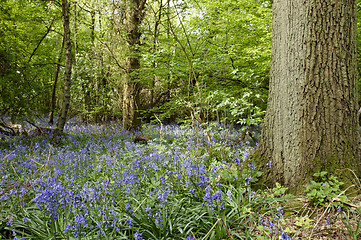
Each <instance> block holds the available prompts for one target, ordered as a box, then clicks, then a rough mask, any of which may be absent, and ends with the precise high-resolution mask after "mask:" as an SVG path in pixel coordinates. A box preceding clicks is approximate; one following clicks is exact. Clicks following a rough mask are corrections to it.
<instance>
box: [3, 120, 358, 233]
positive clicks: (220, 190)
mask: <svg viewBox="0 0 361 240" xmlns="http://www.w3.org/2000/svg"><path fill="white" fill-rule="evenodd" d="M44 121H45V120H44ZM38 124H42V123H41V122H39V123H38ZM120 126H121V125H120V124H119V123H115V122H113V123H108V124H102V125H100V124H88V125H84V124H81V123H80V122H79V121H78V120H76V119H72V120H71V121H69V123H68V124H67V125H66V128H65V132H66V135H65V136H64V138H62V139H61V141H59V142H57V143H56V144H53V143H52V139H51V136H48V135H40V136H36V137H22V136H19V137H11V138H10V137H3V138H2V141H1V145H0V173H1V174H0V176H2V177H1V179H0V239H138V240H139V239H183V240H184V239H187V240H190V239H199V240H200V239H217V240H218V239H360V237H361V220H360V219H361V218H360V212H361V208H360V198H357V197H354V196H357V193H358V191H359V190H360V185H359V181H358V179H357V177H356V176H355V179H356V180H357V181H356V182H357V183H358V185H357V184H356V185H353V186H343V183H342V182H340V181H339V180H338V179H337V178H336V177H335V176H328V174H327V173H326V172H321V173H316V174H315V176H314V181H312V182H311V183H310V185H309V186H308V187H307V188H306V190H305V192H304V193H302V194H300V195H299V196H294V195H291V194H287V188H285V187H283V186H281V185H280V184H277V185H276V186H273V187H271V186H259V185H257V183H258V179H259V178H260V177H261V175H262V172H260V171H258V170H257V166H255V165H254V164H253V163H252V162H251V161H250V160H249V158H248V156H249V154H250V153H251V152H252V150H253V149H254V147H255V146H256V144H257V143H256V142H254V141H255V139H257V138H258V137H259V134H260V132H259V129H258V128H255V129H253V130H255V131H254V132H252V133H251V132H248V133H247V129H244V128H241V127H237V126H232V125H222V124H218V123H209V124H200V123H195V122H193V123H189V124H183V125H180V126H178V125H164V126H163V125H161V126H156V125H145V126H143V129H142V131H139V132H129V131H123V130H121V128H120ZM245 133H247V134H245ZM137 136H147V137H146V138H144V139H146V140H145V141H134V139H135V138H136V137H137ZM268 167H272V163H271V162H270V163H268Z"/></svg>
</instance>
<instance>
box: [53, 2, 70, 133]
mask: <svg viewBox="0 0 361 240" xmlns="http://www.w3.org/2000/svg"><path fill="white" fill-rule="evenodd" d="M62 11H63V26H64V36H63V38H64V45H65V74H64V93H63V102H62V107H61V110H60V114H59V120H58V122H57V125H56V130H55V131H54V134H55V136H56V135H61V134H63V130H64V125H65V122H66V117H67V114H68V109H69V105H70V83H71V64H72V61H71V60H72V59H71V41H70V24H69V3H68V2H67V0H62Z"/></svg>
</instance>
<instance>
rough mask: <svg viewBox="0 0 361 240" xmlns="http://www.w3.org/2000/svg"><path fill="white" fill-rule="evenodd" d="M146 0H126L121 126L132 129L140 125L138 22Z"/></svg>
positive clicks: (139, 22)
mask: <svg viewBox="0 0 361 240" xmlns="http://www.w3.org/2000/svg"><path fill="white" fill-rule="evenodd" d="M145 3H146V0H128V1H127V2H126V4H127V9H126V24H125V27H126V31H127V36H126V42H127V46H128V51H129V53H128V54H129V56H128V57H127V58H126V60H125V74H124V83H123V128H124V129H126V130H132V129H136V128H140V127H141V120H140V118H139V110H140V109H139V106H140V104H139V101H140V90H141V83H140V79H139V72H138V70H139V68H140V61H139V46H140V36H141V32H140V30H139V27H140V24H141V23H142V20H143V17H144V8H145Z"/></svg>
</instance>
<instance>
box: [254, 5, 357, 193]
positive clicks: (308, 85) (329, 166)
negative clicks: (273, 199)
mask: <svg viewBox="0 0 361 240" xmlns="http://www.w3.org/2000/svg"><path fill="white" fill-rule="evenodd" d="M270 76H271V79H270V92H269V99H268V108H267V115H266V119H265V123H264V128H263V132H262V139H261V141H260V143H259V146H258V148H257V150H256V154H255V159H256V160H257V159H258V161H259V162H260V164H261V165H260V166H261V168H263V170H264V172H265V175H264V178H265V180H267V181H271V182H273V183H275V182H280V183H282V184H285V185H286V186H289V187H291V188H296V187H299V186H300V185H302V184H303V183H306V181H307V179H308V178H309V177H310V176H312V173H314V172H318V171H321V170H323V171H327V172H329V173H331V174H334V173H337V170H338V169H342V168H350V169H353V170H357V171H359V173H361V168H360V167H361V165H360V135H359V126H358V119H357V110H358V103H357V99H358V91H357V66H356V1H355V0H343V1H339V0H329V1H324V0H310V1H304V0H278V1H274V3H273V38H272V55H271V74H270ZM271 162H272V167H271V168H268V167H267V166H266V164H267V163H271ZM343 177H345V175H344V176H343ZM301 187H302V186H301Z"/></svg>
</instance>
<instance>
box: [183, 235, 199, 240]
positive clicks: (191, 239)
mask: <svg viewBox="0 0 361 240" xmlns="http://www.w3.org/2000/svg"><path fill="white" fill-rule="evenodd" d="M194 239H196V238H195V237H194V235H189V236H188V237H187V238H186V239H184V240H194Z"/></svg>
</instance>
